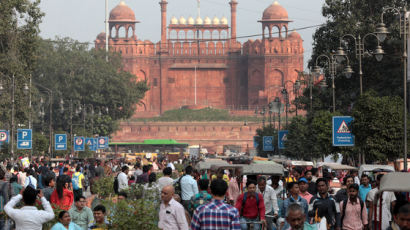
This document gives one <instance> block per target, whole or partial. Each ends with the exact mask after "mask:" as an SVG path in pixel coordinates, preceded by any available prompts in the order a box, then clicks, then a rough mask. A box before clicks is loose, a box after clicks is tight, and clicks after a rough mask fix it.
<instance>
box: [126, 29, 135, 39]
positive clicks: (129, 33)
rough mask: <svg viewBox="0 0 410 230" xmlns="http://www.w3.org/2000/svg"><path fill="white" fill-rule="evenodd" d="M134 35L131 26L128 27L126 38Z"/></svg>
mask: <svg viewBox="0 0 410 230" xmlns="http://www.w3.org/2000/svg"><path fill="white" fill-rule="evenodd" d="M133 36H134V30H133V29H132V27H131V26H130V27H128V34H127V38H132V37H133Z"/></svg>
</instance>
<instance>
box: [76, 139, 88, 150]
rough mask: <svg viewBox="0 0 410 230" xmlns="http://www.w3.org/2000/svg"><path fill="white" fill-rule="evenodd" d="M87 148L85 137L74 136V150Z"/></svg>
mask: <svg viewBox="0 0 410 230" xmlns="http://www.w3.org/2000/svg"><path fill="white" fill-rule="evenodd" d="M84 148H85V138H84V137H74V151H84Z"/></svg>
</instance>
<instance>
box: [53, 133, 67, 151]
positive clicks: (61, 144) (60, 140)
mask: <svg viewBox="0 0 410 230" xmlns="http://www.w3.org/2000/svg"><path fill="white" fill-rule="evenodd" d="M54 149H55V150H56V151H59V150H67V134H55V135H54Z"/></svg>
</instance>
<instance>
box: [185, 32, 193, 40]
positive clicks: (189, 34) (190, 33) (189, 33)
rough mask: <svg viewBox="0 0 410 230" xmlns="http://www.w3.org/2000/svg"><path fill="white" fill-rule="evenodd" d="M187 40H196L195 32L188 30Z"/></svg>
mask: <svg viewBox="0 0 410 230" xmlns="http://www.w3.org/2000/svg"><path fill="white" fill-rule="evenodd" d="M186 38H187V39H188V40H192V39H194V38H195V33H194V31H193V30H188V31H187V33H186Z"/></svg>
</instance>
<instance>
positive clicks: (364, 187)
mask: <svg viewBox="0 0 410 230" xmlns="http://www.w3.org/2000/svg"><path fill="white" fill-rule="evenodd" d="M361 182H362V184H361V185H360V188H359V197H360V199H361V200H362V201H364V202H365V201H366V196H367V193H369V192H370V190H372V186H371V185H370V184H369V182H370V178H369V176H368V175H366V174H363V175H362V178H361Z"/></svg>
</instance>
